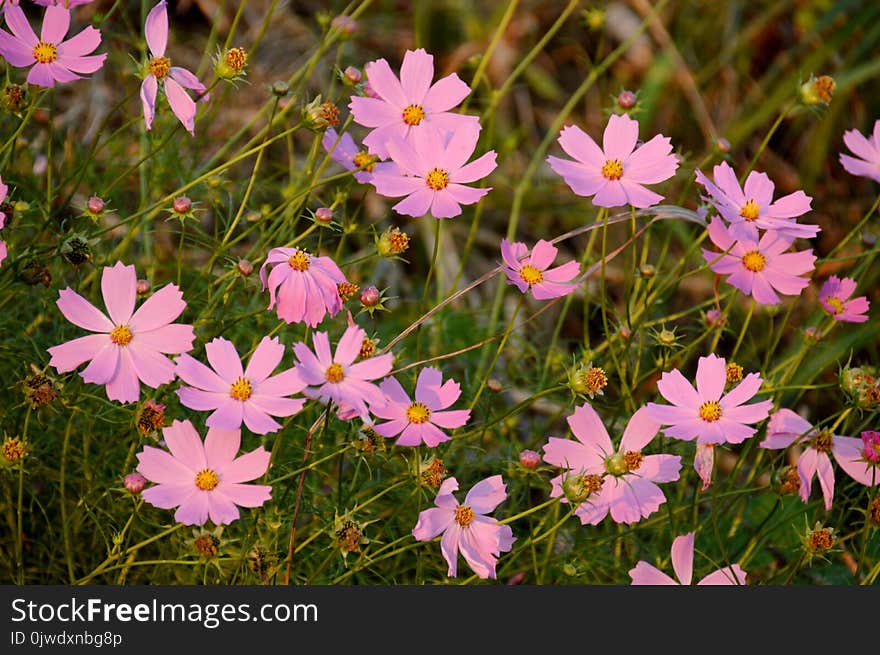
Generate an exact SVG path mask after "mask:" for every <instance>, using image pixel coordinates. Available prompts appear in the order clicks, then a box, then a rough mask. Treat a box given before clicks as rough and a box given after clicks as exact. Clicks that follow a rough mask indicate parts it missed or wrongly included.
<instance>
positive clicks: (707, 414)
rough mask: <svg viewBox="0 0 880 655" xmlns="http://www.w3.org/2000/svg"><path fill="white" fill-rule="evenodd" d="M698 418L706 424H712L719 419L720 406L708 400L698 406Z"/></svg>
mask: <svg viewBox="0 0 880 655" xmlns="http://www.w3.org/2000/svg"><path fill="white" fill-rule="evenodd" d="M700 418H701V419H703V420H704V421H706V422H707V423H714V422H715V421H717V420H718V419H720V418H721V405H719V404H718V403H716V402H715V401H714V400H709V401H707V402H705V403H703V404H702V405H700Z"/></svg>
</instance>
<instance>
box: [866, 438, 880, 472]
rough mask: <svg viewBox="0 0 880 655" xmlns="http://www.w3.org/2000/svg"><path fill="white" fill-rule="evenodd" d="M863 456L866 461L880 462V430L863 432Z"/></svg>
mask: <svg viewBox="0 0 880 655" xmlns="http://www.w3.org/2000/svg"><path fill="white" fill-rule="evenodd" d="M862 444H863V445H864V448H862V456H863V457H864V459H865V461H866V462H870V463H871V464H880V432H876V431H875V430H865V431H864V432H862Z"/></svg>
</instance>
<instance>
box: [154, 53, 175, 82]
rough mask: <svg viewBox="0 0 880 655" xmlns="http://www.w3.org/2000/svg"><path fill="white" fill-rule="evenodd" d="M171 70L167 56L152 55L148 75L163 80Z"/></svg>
mask: <svg viewBox="0 0 880 655" xmlns="http://www.w3.org/2000/svg"><path fill="white" fill-rule="evenodd" d="M170 70H171V60H170V59H168V57H153V58H152V59H151V60H150V75H152V76H153V77H155V78H156V79H157V80H164V79H165V78H166V77H168V71H170Z"/></svg>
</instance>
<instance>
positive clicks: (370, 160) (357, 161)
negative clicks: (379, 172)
mask: <svg viewBox="0 0 880 655" xmlns="http://www.w3.org/2000/svg"><path fill="white" fill-rule="evenodd" d="M352 162H354V165H355V166H357V167H358V168H363V169H364V170H365V171H371V170H373V169H374V168H375V167H376V158H375V157H373V155H371V154H369V153H368V152H367V151H366V150H361V151H360V152H358V154H356V155H355V156H354V158H353V159H352Z"/></svg>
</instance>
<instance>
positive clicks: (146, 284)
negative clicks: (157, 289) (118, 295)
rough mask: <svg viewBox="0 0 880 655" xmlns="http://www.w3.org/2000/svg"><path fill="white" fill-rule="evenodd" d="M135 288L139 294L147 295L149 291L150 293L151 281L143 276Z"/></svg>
mask: <svg viewBox="0 0 880 655" xmlns="http://www.w3.org/2000/svg"><path fill="white" fill-rule="evenodd" d="M135 289H136V290H137V294H138V295H139V296H145V295H147V294H148V293H150V281H149V280H146V279H143V278H141V279H140V280H138V281H137V286H136V287H135Z"/></svg>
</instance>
